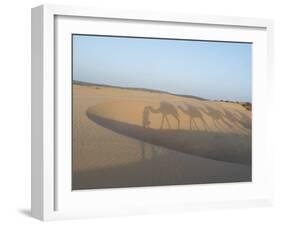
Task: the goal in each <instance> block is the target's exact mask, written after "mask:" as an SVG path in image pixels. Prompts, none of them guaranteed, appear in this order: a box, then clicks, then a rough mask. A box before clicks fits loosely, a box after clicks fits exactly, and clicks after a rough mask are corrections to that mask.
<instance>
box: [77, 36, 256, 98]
mask: <svg viewBox="0 0 281 226" xmlns="http://www.w3.org/2000/svg"><path fill="white" fill-rule="evenodd" d="M251 52H252V45H251V44H249V43H231V42H208V41H192V40H190V41H188V40H168V39H144V38H125V37H106V36H86V35H73V79H74V80H78V81H85V82H91V83H98V84H106V85H113V86H124V87H138V88H148V89H157V90H163V91H168V92H172V93H175V94H187V95H194V96H199V97H203V98H208V99H225V100H226V99H227V100H235V101H249V102H251V62H252V59H251Z"/></svg>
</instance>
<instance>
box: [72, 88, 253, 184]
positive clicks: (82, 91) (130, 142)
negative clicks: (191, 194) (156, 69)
mask: <svg viewBox="0 0 281 226" xmlns="http://www.w3.org/2000/svg"><path fill="white" fill-rule="evenodd" d="M72 146H73V166H72V168H73V172H72V188H73V189H91V188H117V187H132V186H156V185H179V184H198V183H221V182H244V181H251V112H250V111H248V110H246V109H245V108H244V107H243V106H241V105H240V104H238V103H226V102H216V101H210V100H201V99H198V98H195V97H194V98H193V97H182V96H176V95H171V94H167V93H161V92H151V91H147V90H134V89H122V88H114V87H105V86H96V85H78V84H74V85H73V144H72Z"/></svg>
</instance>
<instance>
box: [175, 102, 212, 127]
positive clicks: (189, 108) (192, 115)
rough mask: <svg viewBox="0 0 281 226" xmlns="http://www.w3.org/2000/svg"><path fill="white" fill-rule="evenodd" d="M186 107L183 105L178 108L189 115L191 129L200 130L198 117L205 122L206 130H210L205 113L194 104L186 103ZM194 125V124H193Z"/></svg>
mask: <svg viewBox="0 0 281 226" xmlns="http://www.w3.org/2000/svg"><path fill="white" fill-rule="evenodd" d="M185 106H186V108H185V109H184V108H183V107H182V106H179V107H178V108H179V109H180V110H181V111H182V112H183V113H184V114H185V115H188V116H189V129H190V130H193V129H195V130H199V127H198V126H197V123H196V119H199V120H200V121H201V122H202V123H203V127H204V130H209V127H208V124H207V123H206V121H205V119H204V117H203V114H202V113H201V112H200V110H199V109H198V108H196V107H194V106H193V105H190V104H185ZM192 125H193V126H192Z"/></svg>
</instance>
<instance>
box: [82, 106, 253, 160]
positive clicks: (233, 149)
mask: <svg viewBox="0 0 281 226" xmlns="http://www.w3.org/2000/svg"><path fill="white" fill-rule="evenodd" d="M86 114H87V116H88V118H89V119H90V120H92V121H93V122H95V123H97V124H99V125H101V126H103V127H105V128H108V129H110V130H112V131H115V132H117V133H120V134H123V135H126V136H128V137H131V138H135V139H138V140H140V141H144V142H147V143H150V144H153V145H158V146H161V147H164V148H169V149H172V150H175V151H179V152H183V153H188V154H192V155H196V156H200V157H204V158H209V159H214V160H219V161H226V162H232V163H238V164H244V165H251V136H246V135H238V134H231V133H219V132H212V131H198V130H197V131H195V130H193V131H192V130H180V129H179V130H174V129H152V128H145V127H142V126H137V125H133V124H129V123H125V122H120V121H116V120H112V119H108V118H104V117H100V116H98V115H95V114H94V113H93V112H91V111H90V110H89V109H88V111H87V112H86Z"/></svg>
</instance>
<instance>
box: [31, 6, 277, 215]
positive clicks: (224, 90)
mask: <svg viewBox="0 0 281 226" xmlns="http://www.w3.org/2000/svg"><path fill="white" fill-rule="evenodd" d="M272 30H273V25H272V21H270V20H265V19H252V18H235V17H216V16H195V15H181V14H180V15H179V14H175V15H173V14H163V15H160V14H155V13H153V12H151V13H150V12H120V11H105V10H97V9H88V8H79V7H65V6H52V5H47V6H46V5H44V6H39V7H37V8H34V9H32V215H33V216H34V217H36V218H39V219H42V220H52V219H61V218H81V217H94V216H111V215H127V214H138V213H150V212H163V211H181V210H189V209H208V208H227V207H240V206H241V207H243V206H260V205H263V206H264V205H270V204H271V203H272V188H273V185H272V175H271V174H272V151H271V150H270V149H269V148H268V143H267V141H266V132H267V130H266V127H267V126H266V118H267V115H268V114H269V111H270V109H269V107H268V104H267V101H266V100H267V99H268V98H270V97H269V96H270V92H269V91H270V89H271V84H272V72H271V70H272V48H273V47H272Z"/></svg>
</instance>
